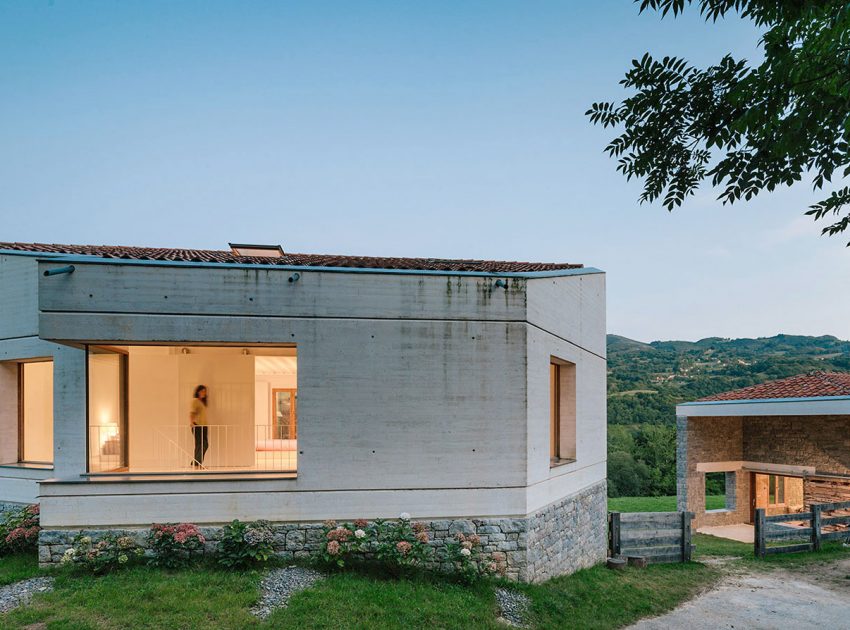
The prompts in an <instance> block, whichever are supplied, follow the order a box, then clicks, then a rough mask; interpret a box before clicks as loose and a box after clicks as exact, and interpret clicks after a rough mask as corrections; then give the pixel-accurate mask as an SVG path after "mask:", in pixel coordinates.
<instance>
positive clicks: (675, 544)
mask: <svg viewBox="0 0 850 630" xmlns="http://www.w3.org/2000/svg"><path fill="white" fill-rule="evenodd" d="M693 517H694V515H693V513H691V512H626V513H620V512H611V513H610V514H609V517H608V534H609V553H610V554H611V555H612V556H616V555H620V554H622V555H628V556H645V557H646V558H648V559H649V561H650V562H651V563H653V564H657V563H660V562H689V561H690V559H691V554H692V550H693V546H692V545H691V521H692V520H693Z"/></svg>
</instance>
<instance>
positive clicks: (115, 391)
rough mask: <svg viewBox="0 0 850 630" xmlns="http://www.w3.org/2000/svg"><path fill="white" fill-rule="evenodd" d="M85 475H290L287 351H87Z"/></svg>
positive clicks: (290, 361) (293, 415) (293, 425)
mask: <svg viewBox="0 0 850 630" xmlns="http://www.w3.org/2000/svg"><path fill="white" fill-rule="evenodd" d="M88 369H89V383H88V393H89V398H88V409H89V471H90V472H92V473H110V472H129V473H146V472H149V473H158V472H181V473H182V472H236V471H286V472H291V471H295V470H296V464H297V448H298V446H297V444H298V442H297V440H298V435H297V433H298V429H297V427H298V422H297V404H296V403H297V388H298V385H297V358H296V350H295V348H294V347H277V348H271V347H233V346H216V347H212V346H109V347H103V346H90V347H89V368H88Z"/></svg>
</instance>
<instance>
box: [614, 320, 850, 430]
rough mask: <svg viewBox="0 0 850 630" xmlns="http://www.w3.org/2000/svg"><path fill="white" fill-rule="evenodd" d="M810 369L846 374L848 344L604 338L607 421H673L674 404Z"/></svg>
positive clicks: (787, 338)
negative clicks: (649, 340) (606, 371)
mask: <svg viewBox="0 0 850 630" xmlns="http://www.w3.org/2000/svg"><path fill="white" fill-rule="evenodd" d="M811 370H829V371H839V372H850V341H842V340H840V339H838V338H837V337H833V336H830V335H826V336H823V337H806V336H800V335H776V336H775V337H760V338H758V339H723V338H720V337H708V338H707V339H700V340H699V341H653V342H651V343H644V342H641V341H635V340H633V339H629V338H627V337H622V336H620V335H608V423H609V424H644V423H650V424H668V423H673V422H674V421H675V406H676V404H677V403H680V402H685V401H689V400H695V399H697V398H702V397H703V396H708V395H710V394H715V393H717V392H722V391H725V390H729V389H736V388H738V387H746V386H748V385H755V384H757V383H762V382H764V381H769V380H772V379H777V378H783V377H786V376H792V375H794V374H801V373H804V372H808V371H811Z"/></svg>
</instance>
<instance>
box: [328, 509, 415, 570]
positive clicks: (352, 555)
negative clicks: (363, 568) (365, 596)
mask: <svg viewBox="0 0 850 630" xmlns="http://www.w3.org/2000/svg"><path fill="white" fill-rule="evenodd" d="M323 534H324V541H323V543H322V546H321V547H320V548H319V550H318V552H317V553H316V558H317V559H318V560H320V561H321V562H322V563H323V564H325V565H329V566H335V567H337V568H342V567H345V566H346V565H347V564H351V563H352V562H354V563H359V564H365V563H372V564H378V565H380V566H381V567H383V568H384V569H385V570H387V571H388V572H389V573H393V574H398V573H400V572H401V571H403V570H406V569H412V568H417V567H420V566H422V565H423V564H424V563H425V562H426V561H427V560H428V559H429V558H430V557H431V555H432V549H431V547H430V545H429V544H428V543H429V541H430V535H429V534H428V527H427V526H426V525H425V524H424V523H411V522H410V514H408V513H406V512H403V513H402V514H400V515H399V518H398V520H397V521H384V520H381V519H376V520H375V521H373V522H372V523H369V521H367V520H366V519H357V520H355V521H354V522H353V523H341V524H338V523H337V522H336V521H325V524H324V530H323Z"/></svg>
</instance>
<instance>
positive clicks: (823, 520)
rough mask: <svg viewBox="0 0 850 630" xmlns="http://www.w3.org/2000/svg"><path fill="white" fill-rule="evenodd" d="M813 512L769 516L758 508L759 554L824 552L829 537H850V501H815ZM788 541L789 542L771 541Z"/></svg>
mask: <svg viewBox="0 0 850 630" xmlns="http://www.w3.org/2000/svg"><path fill="white" fill-rule="evenodd" d="M810 507H811V509H810V511H809V512H800V513H798V514H778V515H776V516H766V515H765V511H764V509H763V508H759V509H757V510H756V516H755V537H754V540H753V545H754V547H755V555H756V556H757V557H759V558H764V557H765V556H767V555H771V554H776V553H793V552H796V551H820V548H821V543H822V542H823V541H825V540H846V539H850V529H848V528H847V527H845V526H848V525H850V501H842V502H840V503H813V504H812V505H811V506H810ZM782 542H787V543H789V544H784V545H782V544H779V545H777V544H771V543H782Z"/></svg>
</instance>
